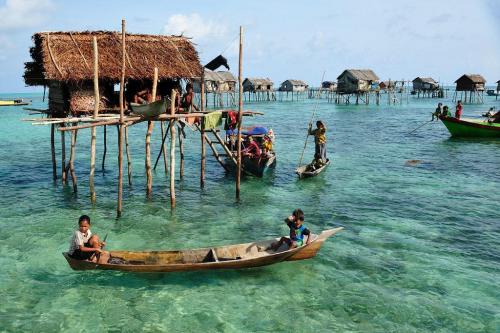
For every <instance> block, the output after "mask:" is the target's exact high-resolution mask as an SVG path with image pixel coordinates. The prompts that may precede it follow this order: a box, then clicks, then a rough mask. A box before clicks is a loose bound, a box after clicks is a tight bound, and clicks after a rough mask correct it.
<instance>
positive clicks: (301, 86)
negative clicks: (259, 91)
mask: <svg viewBox="0 0 500 333" xmlns="http://www.w3.org/2000/svg"><path fill="white" fill-rule="evenodd" d="M307 88H309V85H308V84H307V83H305V82H304V81H301V80H292V79H289V80H285V81H283V82H282V83H281V85H280V88H279V90H280V91H306V90H307Z"/></svg>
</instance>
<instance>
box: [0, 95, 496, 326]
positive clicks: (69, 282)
mask: <svg viewBox="0 0 500 333" xmlns="http://www.w3.org/2000/svg"><path fill="white" fill-rule="evenodd" d="M0 97H1V96H0ZM3 97H6V96H5V95H4V96H3ZM23 97H27V98H32V99H33V100H34V104H33V106H34V107H44V106H45V104H44V103H43V102H42V101H41V95H29V96H28V95H25V96H23ZM485 98H486V103H485V104H484V105H475V106H470V105H466V106H465V108H464V115H466V116H471V115H472V116H478V115H480V114H481V113H482V112H484V111H486V110H487V108H489V107H490V106H496V107H497V108H498V107H499V106H500V101H495V100H494V99H493V98H490V97H485ZM437 102H438V100H432V99H416V98H413V97H410V98H409V103H406V100H405V102H404V103H403V104H401V105H396V106H393V105H391V106H388V105H386V101H384V102H383V103H382V105H380V106H376V105H369V106H365V105H359V106H355V105H349V106H345V105H341V106H339V105H334V104H329V103H327V102H326V100H320V101H319V102H318V111H317V115H318V117H319V118H320V119H322V120H323V121H324V122H325V123H326V125H327V128H328V133H327V134H328V140H329V141H328V154H329V157H330V158H331V159H332V161H333V163H332V164H331V165H330V166H329V167H328V168H327V169H326V171H325V172H324V173H323V174H321V175H320V176H318V177H316V178H314V179H308V180H300V181H299V180H298V179H297V177H296V175H295V174H294V169H295V167H296V166H297V163H298V159H299V157H300V153H301V150H302V148H303V146H304V139H305V133H306V125H307V122H308V120H309V118H310V116H311V112H312V110H313V109H314V106H315V104H316V101H313V100H303V101H298V102H293V103H292V102H282V103H279V102H278V103H249V104H246V106H245V109H250V110H256V111H262V112H264V113H265V115H264V116H260V117H255V118H245V123H246V124H266V125H269V126H270V127H272V128H273V130H274V132H275V133H276V143H275V150H276V152H277V156H278V164H277V167H276V170H275V171H274V172H273V173H271V174H269V175H267V176H266V177H265V178H263V179H255V178H251V177H245V178H244V181H243V183H242V200H241V202H239V203H237V202H236V201H235V199H234V195H235V194H234V193H235V192H234V178H233V177H231V176H228V175H226V174H225V173H224V172H223V170H222V169H221V168H220V166H219V165H218V164H217V162H216V161H215V160H214V159H213V157H212V156H211V155H207V168H206V178H207V179H206V186H205V189H204V190H200V189H199V151H200V148H199V136H198V135H196V133H195V132H191V130H189V129H187V133H186V134H187V141H186V176H185V178H184V179H183V180H182V181H181V180H178V181H177V183H176V185H177V208H176V209H175V211H174V212H173V213H172V212H171V210H170V207H169V206H170V205H169V196H168V182H167V178H166V177H165V173H164V170H163V168H162V162H161V160H160V163H159V165H158V169H157V170H156V171H155V172H154V174H153V176H154V187H153V191H154V195H153V198H152V199H147V198H146V197H145V183H146V181H145V180H146V179H145V172H144V136H145V132H146V126H145V124H141V125H138V126H134V127H133V128H131V129H130V134H129V135H130V144H131V151H132V159H133V185H132V186H128V185H127V183H126V178H125V179H124V180H125V181H124V202H123V203H124V206H123V217H122V218H121V219H119V220H117V219H115V215H116V213H115V210H116V206H115V204H116V190H117V181H116V179H117V172H116V170H117V160H116V150H117V149H116V148H117V147H116V146H117V145H116V129H115V128H108V155H107V159H106V168H105V170H104V171H102V170H101V167H100V165H101V160H102V137H103V130H102V128H100V129H99V130H98V134H97V135H98V146H97V154H98V157H97V161H96V165H97V168H96V178H95V180H96V191H97V204H96V205H95V206H92V205H91V204H90V200H89V194H88V172H89V163H90V161H89V160H90V158H89V150H90V149H89V141H90V140H89V133H90V131H89V130H82V131H80V133H79V136H78V142H79V145H78V146H77V156H76V161H75V166H76V172H77V176H78V183H79V191H78V194H77V195H75V194H73V192H72V188H71V185H68V186H63V185H61V182H60V179H58V181H56V182H53V181H52V167H51V160H50V135H49V134H50V129H49V127H48V126H32V125H31V124H30V123H29V122H22V121H20V119H22V118H28V117H34V116H30V115H29V114H28V112H27V111H24V110H23V109H22V108H15V107H7V108H5V107H4V108H2V109H0V112H1V119H2V121H1V122H0V225H1V232H0V266H1V267H2V269H1V270H0V297H1V299H2V301H1V302H0V331H2V332H3V331H5V332H21V331H24V332H25V331H36V332H54V331H61V332H96V331H109V332H137V331H145V332H195V331H197V332H200V331H203V332H291V331H297V332H500V291H499V288H498V284H499V281H500V266H499V264H500V216H499V215H500V214H499V208H498V202H500V175H499V174H498V172H497V170H498V166H499V164H500V149H499V148H500V140H466V139H451V138H450V137H449V134H448V132H447V130H446V129H445V127H444V125H442V124H441V123H439V122H435V123H430V124H427V125H426V126H423V127H422V128H421V129H419V130H417V131H416V132H415V133H413V134H412V135H409V134H408V133H409V132H410V131H411V130H412V129H414V128H416V127H417V126H418V125H420V124H421V123H423V122H424V121H426V120H428V119H430V112H431V111H432V110H433V109H434V108H435V105H436V104H437ZM445 104H448V105H450V106H451V105H452V103H451V101H450V100H449V99H448V100H445ZM56 143H57V157H58V168H60V144H59V143H60V136H59V134H58V135H57V136H56ZM66 146H67V148H68V155H67V156H68V158H69V135H67V136H66ZM159 146H160V134H159V126H158V125H157V126H156V127H155V130H154V132H153V143H152V149H153V154H152V155H153V158H155V157H156V154H157V153H158V150H159ZM313 150H314V145H313V143H312V141H309V144H308V147H307V150H306V154H305V159H306V160H309V159H311V158H312V154H313ZM407 160H421V161H422V162H420V163H417V164H416V165H415V166H408V165H406V162H407ZM153 161H154V160H153ZM125 165H126V164H125ZM177 165H178V163H177ZM125 175H126V169H125ZM69 183H70V184H71V181H70V182H69ZM297 207H301V208H302V209H303V210H304V211H305V214H306V225H307V226H308V227H309V228H311V229H312V230H313V231H317V232H319V231H320V230H322V229H326V228H332V227H336V226H344V227H345V230H344V231H343V232H341V233H339V234H337V235H336V236H335V237H333V238H331V239H329V240H328V241H327V242H325V243H324V246H323V247H322V249H321V251H320V252H319V254H318V256H317V257H316V258H314V259H312V260H306V261H299V262H285V263H280V264H276V265H272V266H267V267H262V268H256V269H247V270H239V271H218V272H194V273H168V274H131V273H119V272H111V271H110V272H100V271H91V272H76V271H72V270H71V269H70V268H69V267H68V265H67V263H66V261H65V260H64V258H63V256H62V255H61V252H63V251H65V250H66V249H67V247H68V242H69V238H70V236H71V233H72V231H73V230H74V229H75V227H76V220H77V218H78V216H79V215H81V214H83V213H87V214H89V215H90V216H91V218H92V222H93V224H92V230H93V231H94V232H97V233H98V234H100V235H101V236H102V235H104V234H105V233H109V236H108V248H109V249H131V250H142V249H174V248H195V247H205V246H211V245H223V244H233V243H242V242H247V241H252V240H256V239H265V238H269V237H274V236H277V235H280V234H285V233H286V232H287V230H286V229H287V228H286V226H285V225H284V224H283V223H282V221H283V218H284V217H286V216H287V215H289V214H290V212H291V211H292V210H293V209H294V208H297Z"/></svg>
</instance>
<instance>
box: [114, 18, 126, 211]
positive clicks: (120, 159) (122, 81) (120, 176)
mask: <svg viewBox="0 0 500 333" xmlns="http://www.w3.org/2000/svg"><path fill="white" fill-rule="evenodd" d="M121 74H122V75H121V78H120V128H119V131H118V132H119V138H118V204H117V207H116V216H117V217H120V216H121V215H122V192H123V116H124V107H125V106H124V100H123V91H124V86H125V20H122V73H121Z"/></svg>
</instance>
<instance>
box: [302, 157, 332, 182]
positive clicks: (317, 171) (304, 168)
mask: <svg viewBox="0 0 500 333" xmlns="http://www.w3.org/2000/svg"><path fill="white" fill-rule="evenodd" d="M328 165H330V160H329V159H327V160H326V163H325V164H324V165H323V166H321V167H320V168H317V169H315V170H311V169H310V168H309V164H307V165H302V166H300V167H298V168H297V169H296V170H295V173H296V174H297V175H298V176H299V178H300V179H302V178H309V177H314V176H317V175H318V174H320V173H321V172H322V171H323V170H325V169H326V167H327V166H328Z"/></svg>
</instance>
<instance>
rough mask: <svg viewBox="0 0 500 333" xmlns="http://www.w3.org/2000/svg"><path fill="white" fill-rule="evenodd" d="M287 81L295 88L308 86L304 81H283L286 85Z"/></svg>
mask: <svg viewBox="0 0 500 333" xmlns="http://www.w3.org/2000/svg"><path fill="white" fill-rule="evenodd" d="M287 81H288V82H290V83H291V84H292V85H293V86H307V83H305V82H304V81H302V80H291V79H289V80H285V81H283V83H285V82H287Z"/></svg>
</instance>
